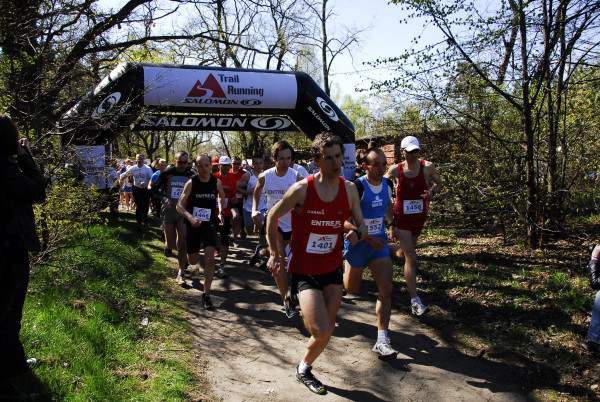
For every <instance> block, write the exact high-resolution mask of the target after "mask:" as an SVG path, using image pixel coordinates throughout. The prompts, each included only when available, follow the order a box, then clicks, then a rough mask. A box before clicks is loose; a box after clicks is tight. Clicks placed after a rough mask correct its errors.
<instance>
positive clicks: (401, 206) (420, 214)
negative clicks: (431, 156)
mask: <svg viewBox="0 0 600 402" xmlns="http://www.w3.org/2000/svg"><path fill="white" fill-rule="evenodd" d="M424 170H425V161H424V160H421V163H420V164H419V173H418V174H417V176H416V177H412V178H408V177H405V176H404V170H403V169H402V162H400V163H399V164H398V187H396V204H395V205H394V215H395V216H403V217H404V218H405V219H411V220H412V219H418V220H423V219H425V218H426V217H427V211H428V210H429V201H428V200H424V199H423V198H421V195H422V194H423V192H424V191H425V190H429V186H428V185H427V181H425V173H424Z"/></svg>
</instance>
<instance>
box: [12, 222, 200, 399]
mask: <svg viewBox="0 0 600 402" xmlns="http://www.w3.org/2000/svg"><path fill="white" fill-rule="evenodd" d="M121 216H122V217H124V218H122V219H121V221H120V222H119V223H118V224H96V225H93V226H91V227H89V228H85V230H84V229H82V230H81V231H80V232H78V233H76V234H75V235H74V237H73V238H72V239H71V240H70V244H69V247H65V248H64V249H63V250H62V251H61V253H60V254H59V255H54V256H53V258H52V261H46V262H45V263H44V264H40V265H37V266H35V267H34V268H33V270H32V278H31V282H30V287H29V293H28V297H27V300H26V304H25V308H24V315H23V321H22V322H23V328H22V330H21V339H22V341H23V344H24V346H25V350H26V353H27V355H28V356H34V357H36V358H37V360H38V363H37V365H36V366H35V368H34V370H33V375H30V376H28V377H26V378H23V379H21V380H20V386H21V387H25V388H26V389H27V391H28V392H36V393H38V394H40V395H41V399H53V400H67V401H71V400H73V401H79V400H189V399H193V398H192V397H191V395H192V393H193V392H196V391H194V389H197V388H198V386H199V384H198V382H199V381H200V380H199V378H198V374H197V372H196V369H195V368H196V364H195V362H194V359H195V358H196V357H195V353H194V352H193V348H192V345H191V337H188V336H186V335H185V334H189V333H190V331H191V329H190V327H189V325H188V323H187V321H186V319H185V313H184V309H183V306H182V305H181V302H180V301H179V300H178V299H177V296H176V294H174V293H172V292H173V291H172V289H173V288H172V287H170V286H169V285H168V282H167V281H166V278H167V270H168V268H166V260H165V259H164V257H162V256H161V254H160V253H158V252H157V250H160V249H161V244H160V241H159V240H158V236H157V233H158V232H157V231H156V230H155V231H153V232H152V234H151V235H146V236H145V239H144V240H140V239H139V236H138V235H137V234H136V233H135V225H134V223H133V221H132V218H133V215H132V214H122V215H121ZM90 244H92V245H91V246H90ZM143 318H148V319H149V325H148V326H142V325H141V324H140V322H141V320H142V319H143Z"/></svg>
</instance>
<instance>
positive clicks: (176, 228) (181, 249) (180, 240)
mask: <svg viewBox="0 0 600 402" xmlns="http://www.w3.org/2000/svg"><path fill="white" fill-rule="evenodd" d="M169 226H171V227H172V228H173V234H172V235H176V244H177V261H178V262H179V269H180V270H184V269H185V266H186V264H187V255H186V246H185V230H186V228H185V223H183V221H181V222H177V223H175V224H174V225H169Z"/></svg>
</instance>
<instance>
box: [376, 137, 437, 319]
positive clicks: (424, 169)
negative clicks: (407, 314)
mask: <svg viewBox="0 0 600 402" xmlns="http://www.w3.org/2000/svg"><path fill="white" fill-rule="evenodd" d="M400 147H401V148H402V153H403V154H404V159H405V160H404V162H401V163H399V164H398V165H395V166H392V167H391V168H390V170H388V172H387V173H386V174H385V177H386V178H388V179H392V178H394V179H396V180H397V182H398V185H397V187H396V204H395V206H394V223H392V227H391V228H390V238H391V240H392V241H393V242H396V241H399V242H400V247H398V246H396V247H395V248H394V247H393V245H392V244H390V250H391V251H394V252H396V255H397V256H398V257H401V256H402V255H404V258H405V259H406V261H405V264H404V279H405V281H406V287H407V288H408V293H409V294H410V298H411V300H410V303H411V310H412V313H413V314H415V315H417V316H422V315H423V314H425V313H426V312H427V311H429V308H428V307H427V306H425V305H424V304H423V303H422V302H421V298H419V296H418V295H417V253H416V251H415V246H416V244H417V240H418V239H419V235H420V234H421V231H422V230H423V225H425V220H426V219H427V212H428V211H429V202H430V201H431V200H432V199H433V196H434V195H435V194H436V193H438V192H439V191H440V189H441V188H442V180H441V179H440V176H439V175H438V173H437V172H436V170H435V166H434V165H433V163H431V162H428V161H426V160H424V159H419V151H420V150H421V147H420V145H419V140H417V138H415V137H413V136H408V137H405V138H404V139H403V140H402V142H401V143H400ZM428 180H431V181H433V183H434V185H433V187H431V189H430V188H429V186H428V185H427V181H428ZM395 226H397V227H395Z"/></svg>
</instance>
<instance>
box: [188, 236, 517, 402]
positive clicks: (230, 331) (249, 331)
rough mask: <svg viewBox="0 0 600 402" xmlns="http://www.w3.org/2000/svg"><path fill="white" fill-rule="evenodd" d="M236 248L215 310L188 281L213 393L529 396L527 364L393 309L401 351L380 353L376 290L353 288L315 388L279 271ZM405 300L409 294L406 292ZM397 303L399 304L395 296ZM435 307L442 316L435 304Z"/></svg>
mask: <svg viewBox="0 0 600 402" xmlns="http://www.w3.org/2000/svg"><path fill="white" fill-rule="evenodd" d="M252 240H253V241H252V242H249V241H243V242H242V243H241V245H240V247H239V248H232V249H231V253H230V254H231V255H230V258H229V261H230V264H229V265H228V269H227V271H228V273H229V275H230V277H229V278H228V279H216V280H215V282H214V283H213V290H212V300H213V303H214V305H215V311H205V310H204V309H203V308H202V306H201V305H200V291H199V290H198V289H201V288H202V286H201V284H200V281H199V280H198V279H195V280H193V281H192V280H189V279H188V280H187V281H186V282H187V285H185V286H184V288H185V289H186V290H185V291H184V295H185V300H186V303H187V307H188V311H189V314H190V316H191V323H192V325H193V328H194V329H195V331H196V334H195V347H196V348H197V350H198V351H199V354H200V355H202V357H203V358H204V359H206V361H207V378H208V380H209V383H210V387H211V389H210V392H212V394H213V395H214V396H215V397H216V398H218V399H221V400H223V401H256V400H261V401H264V400H285V401H309V400H331V401H338V400H351V401H404V400H418V401H425V400H426V401H441V400H444V401H446V400H452V401H478V402H479V401H488V400H493V401H518V400H526V399H527V398H526V397H525V396H524V393H523V391H522V388H521V386H520V385H519V383H520V381H521V379H519V378H518V377H517V371H516V370H515V369H514V368H513V367H510V366H507V365H503V364H499V363H494V362H490V361H488V360H484V359H478V358H476V357H471V356H466V355H464V354H461V353H459V352H458V351H456V350H455V349H452V348H451V347H449V346H448V345H446V344H444V343H443V342H442V341H441V340H439V338H437V337H436V336H435V335H434V334H433V333H432V332H431V331H429V330H428V328H427V327H426V326H424V325H422V324H421V323H420V322H419V321H418V320H417V319H415V318H413V317H411V316H408V315H405V314H402V313H400V312H398V310H397V309H396V308H393V309H392V318H391V322H390V335H391V339H392V345H393V346H394V348H395V349H397V350H399V351H400V353H399V354H398V356H397V357H396V358H395V359H392V360H388V361H384V360H380V359H378V357H377V355H376V354H375V353H373V352H372V351H371V348H372V346H373V342H374V338H375V336H376V333H377V326H376V317H375V300H376V296H375V295H374V294H370V293H367V292H364V293H361V294H359V295H356V296H346V297H344V299H343V301H342V306H341V308H340V312H339V314H338V318H337V328H336V329H335V331H334V334H333V337H332V338H331V341H330V343H329V345H328V347H327V349H325V351H324V352H323V354H322V355H321V356H320V357H319V359H317V361H316V362H315V364H314V369H313V372H314V373H315V375H316V376H317V378H318V379H319V380H321V381H322V382H323V383H324V384H325V385H326V386H327V389H328V394H327V395H325V396H319V395H315V394H313V393H311V392H310V391H309V390H308V389H307V388H306V387H305V386H304V385H302V384H299V383H297V382H296V381H295V379H294V375H293V374H294V368H295V366H296V365H297V364H298V362H299V360H300V358H301V357H302V355H303V353H304V348H305V346H306V342H307V339H308V333H307V331H306V330H305V329H304V325H303V324H302V319H301V318H300V317H295V318H292V319H288V318H286V316H285V315H284V313H283V310H282V305H281V299H280V297H279V294H278V293H277V289H276V287H275V283H274V280H273V278H272V277H271V276H270V275H269V274H268V273H267V272H266V271H262V270H260V269H258V268H251V267H249V266H248V265H246V264H245V261H246V259H247V258H248V255H249V253H250V247H251V246H252V245H254V244H256V243H254V241H255V239H252ZM364 286H365V284H363V288H364ZM402 300H403V301H404V299H402ZM394 304H396V303H394ZM432 314H435V312H433V313H432Z"/></svg>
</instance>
